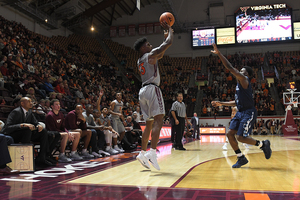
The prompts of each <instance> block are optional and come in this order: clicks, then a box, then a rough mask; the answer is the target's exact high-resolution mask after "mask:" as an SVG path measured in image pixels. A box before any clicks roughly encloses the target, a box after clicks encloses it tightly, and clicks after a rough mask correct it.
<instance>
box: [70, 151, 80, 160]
mask: <svg viewBox="0 0 300 200" xmlns="http://www.w3.org/2000/svg"><path fill="white" fill-rule="evenodd" d="M70 158H71V160H75V161H80V160H83V158H82V157H81V156H80V155H78V153H77V152H76V153H74V154H72V153H71V154H70Z"/></svg>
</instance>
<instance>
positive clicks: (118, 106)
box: [111, 99, 123, 119]
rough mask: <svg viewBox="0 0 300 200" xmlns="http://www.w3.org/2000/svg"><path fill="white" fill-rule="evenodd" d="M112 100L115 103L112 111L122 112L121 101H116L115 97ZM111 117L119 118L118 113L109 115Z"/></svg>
mask: <svg viewBox="0 0 300 200" xmlns="http://www.w3.org/2000/svg"><path fill="white" fill-rule="evenodd" d="M112 102H114V103H115V107H114V110H113V112H115V113H122V109H123V102H122V101H121V102H118V101H117V100H116V99H115V100H113V101H112ZM111 118H112V119H119V116H118V115H111Z"/></svg>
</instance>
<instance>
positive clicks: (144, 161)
mask: <svg viewBox="0 0 300 200" xmlns="http://www.w3.org/2000/svg"><path fill="white" fill-rule="evenodd" d="M145 154H146V152H145V151H143V150H142V151H140V153H139V155H138V156H137V157H136V159H137V160H138V161H139V162H140V163H141V164H142V165H143V166H144V167H145V168H147V169H150V165H149V162H148V158H146V157H145Z"/></svg>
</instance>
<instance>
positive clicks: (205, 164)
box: [62, 136, 300, 193]
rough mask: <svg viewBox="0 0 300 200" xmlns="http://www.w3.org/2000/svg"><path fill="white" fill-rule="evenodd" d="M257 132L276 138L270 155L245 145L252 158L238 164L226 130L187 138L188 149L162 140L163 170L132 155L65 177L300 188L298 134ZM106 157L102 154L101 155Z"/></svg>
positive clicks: (223, 187) (111, 181)
mask: <svg viewBox="0 0 300 200" xmlns="http://www.w3.org/2000/svg"><path fill="white" fill-rule="evenodd" d="M255 138H257V139H259V140H264V139H269V140H270V141H271V147H272V150H273V154H272V157H271V158H270V159H269V160H266V159H265V157H264V154H263V152H262V151H261V150H260V149H259V148H258V147H256V146H250V147H249V149H246V148H245V147H244V146H243V145H240V148H241V150H242V152H243V153H244V154H246V157H247V158H248V160H249V163H248V164H247V165H245V166H243V167H242V168H239V169H233V168H231V166H232V165H233V164H234V163H235V162H236V156H235V155H234V152H233V150H231V149H230V146H229V145H228V150H227V151H223V150H222V145H223V142H224V141H225V136H202V139H201V141H192V142H189V143H187V144H185V148H186V149H187V150H186V151H176V150H174V149H172V148H171V144H168V145H162V146H161V147H160V148H159V150H160V154H158V162H159V165H160V168H161V170H160V171H157V170H155V169H154V168H152V169H151V170H146V169H145V168H143V167H142V166H141V165H140V164H139V162H138V161H131V162H128V163H125V164H122V165H119V166H116V167H113V168H110V169H107V170H104V171H100V172H98V173H93V174H91V175H86V176H83V177H79V178H75V179H72V180H66V181H63V182H62V183H64V184H91V185H115V186H136V187H143V186H144V187H149V186H151V187H164V188H170V187H171V188H194V189H212V190H214V189H216V190H220V189H221V190H246V191H280V192H297V193H298V192H300V141H299V138H298V137H296V138H285V137H281V136H256V137H255ZM128 156H134V155H128ZM104 159H105V158H104ZM106 159H107V158H106ZM101 160H103V158H100V159H98V160H97V161H101Z"/></svg>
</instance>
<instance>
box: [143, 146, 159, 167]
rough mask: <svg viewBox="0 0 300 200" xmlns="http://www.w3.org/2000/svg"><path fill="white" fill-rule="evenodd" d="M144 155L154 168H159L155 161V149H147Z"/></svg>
mask: <svg viewBox="0 0 300 200" xmlns="http://www.w3.org/2000/svg"><path fill="white" fill-rule="evenodd" d="M145 157H146V158H148V160H149V162H150V163H151V164H152V166H153V167H154V168H155V169H157V170H160V167H159V165H158V163H157V155H156V150H155V149H150V151H147V153H145Z"/></svg>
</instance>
